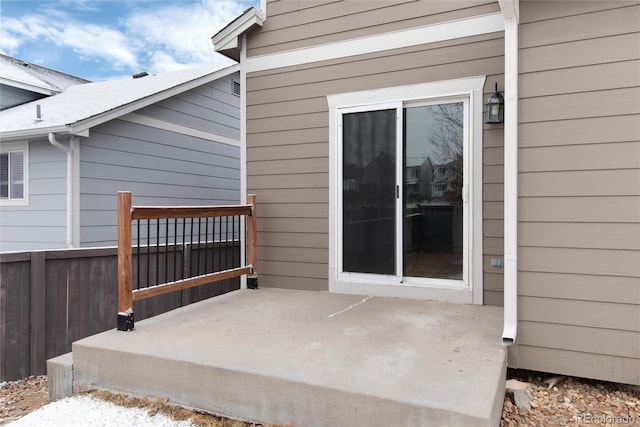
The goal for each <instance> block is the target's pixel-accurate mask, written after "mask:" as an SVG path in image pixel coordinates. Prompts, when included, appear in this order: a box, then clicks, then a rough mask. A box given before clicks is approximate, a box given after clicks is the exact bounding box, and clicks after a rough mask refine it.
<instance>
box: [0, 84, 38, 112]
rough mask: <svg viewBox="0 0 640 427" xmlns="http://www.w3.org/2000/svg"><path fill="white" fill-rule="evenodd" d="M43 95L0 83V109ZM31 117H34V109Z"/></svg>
mask: <svg viewBox="0 0 640 427" xmlns="http://www.w3.org/2000/svg"><path fill="white" fill-rule="evenodd" d="M44 96H45V95H42V94H40V93H35V92H31V91H28V90H24V89H20V88H17V87H13V86H8V85H4V84H0V110H4V109H5V108H9V107H13V106H16V105H20V104H24V103H25V102H29V101H34V100H36V99H40V98H44ZM33 117H34V118H35V117H36V111H35V109H34V111H33Z"/></svg>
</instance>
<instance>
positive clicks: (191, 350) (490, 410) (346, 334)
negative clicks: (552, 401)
mask: <svg viewBox="0 0 640 427" xmlns="http://www.w3.org/2000/svg"><path fill="white" fill-rule="evenodd" d="M501 328H502V310H501V309H500V308H498V307H485V306H470V305H457V304H443V303H435V302H427V301H414V300H407V299H398V298H380V297H367V296H357V295H344V294H335V293H325V292H307V291H295V290H284V289H259V290H241V291H236V292H232V293H230V294H226V295H222V296H219V297H216V298H213V299H210V300H206V301H202V302H199V303H196V304H192V305H189V306H186V307H183V308H180V309H176V310H174V311H171V312H168V313H165V314H162V315H159V316H156V317H153V318H150V319H147V320H144V321H141V322H138V323H137V324H136V329H135V330H134V331H132V332H119V331H115V330H114V331H108V332H105V333H102V334H98V335H94V336H92V337H89V338H85V339H83V340H80V341H78V342H76V343H74V344H73V362H74V389H75V390H78V389H96V388H99V389H110V390H113V391H118V392H124V393H129V394H133V395H144V396H152V397H168V398H169V399H170V401H172V402H174V403H176V404H179V405H183V406H186V407H190V408H197V409H200V410H204V411H208V412H212V413H215V414H219V415H225V416H229V417H231V418H237V419H243V420H247V421H256V422H263V423H282V424H291V425H296V426H360V425H363V426H364V425H366V426H377V425H380V426H389V425H421V426H426V425H446V426H454V425H464V426H472V425H483V426H496V425H498V423H499V420H500V414H501V410H502V402H503V397H504V380H505V372H506V351H505V349H504V348H503V347H502V344H501V339H500V333H501Z"/></svg>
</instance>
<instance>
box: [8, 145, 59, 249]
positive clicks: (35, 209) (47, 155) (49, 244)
mask: <svg viewBox="0 0 640 427" xmlns="http://www.w3.org/2000/svg"><path fill="white" fill-rule="evenodd" d="M29 163H30V164H29V205H28V206H2V207H1V208H0V209H2V212H1V213H0V251H22V250H36V249H58V248H64V247H65V241H66V214H65V212H66V197H67V196H66V186H67V181H66V155H65V153H63V152H62V151H61V150H58V149H57V148H54V147H53V146H51V145H50V144H49V143H48V142H47V141H44V140H41V141H31V142H30V144H29Z"/></svg>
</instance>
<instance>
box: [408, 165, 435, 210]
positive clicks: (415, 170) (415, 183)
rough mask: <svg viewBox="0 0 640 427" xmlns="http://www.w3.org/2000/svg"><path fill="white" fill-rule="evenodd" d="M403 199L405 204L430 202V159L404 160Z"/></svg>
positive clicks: (431, 183) (431, 171)
mask: <svg viewBox="0 0 640 427" xmlns="http://www.w3.org/2000/svg"><path fill="white" fill-rule="evenodd" d="M406 162H407V163H406V176H405V181H404V184H405V190H404V191H405V197H406V198H407V202H409V203H410V202H422V201H425V200H431V197H432V194H433V190H432V187H433V179H434V169H433V164H432V163H431V158H429V157H427V158H424V157H417V158H414V157H408V158H407V160H406Z"/></svg>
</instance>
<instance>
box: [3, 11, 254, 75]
mask: <svg viewBox="0 0 640 427" xmlns="http://www.w3.org/2000/svg"><path fill="white" fill-rule="evenodd" d="M259 3H260V2H259V0H128V1H119V0H55V1H54V0H49V1H31V0H1V1H0V52H1V53H3V54H5V55H9V56H12V57H15V58H19V59H22V60H24V61H28V62H33V63H35V64H38V65H42V66H45V67H48V68H52V69H54V70H57V71H62V72H65V73H68V74H72V75H76V76H79V77H84V78H86V79H89V80H110V79H114V78H121V77H125V76H130V75H131V74H133V73H136V72H139V71H147V72H149V73H161V72H165V71H171V70H175V69H179V68H184V67H191V66H197V65H203V64H220V65H221V66H222V65H225V64H230V63H231V61H230V60H228V59H226V58H225V57H224V56H222V55H219V54H217V53H215V52H214V50H213V45H212V44H211V36H212V35H214V34H215V33H216V32H218V31H219V30H220V29H221V28H223V27H224V26H225V25H226V24H228V23H229V22H231V21H232V20H233V19H234V18H236V17H237V16H238V15H240V14H241V13H242V12H243V11H244V10H245V9H247V8H248V7H250V6H255V7H259Z"/></svg>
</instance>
